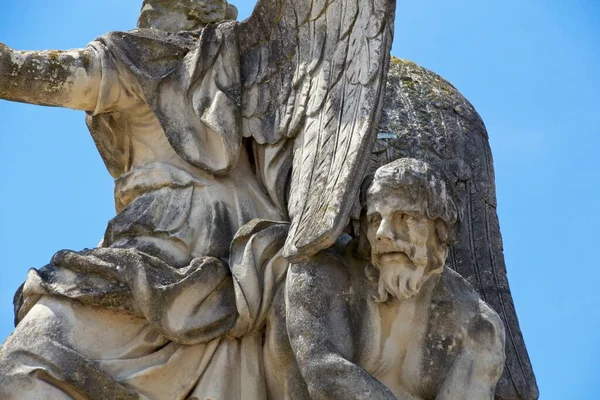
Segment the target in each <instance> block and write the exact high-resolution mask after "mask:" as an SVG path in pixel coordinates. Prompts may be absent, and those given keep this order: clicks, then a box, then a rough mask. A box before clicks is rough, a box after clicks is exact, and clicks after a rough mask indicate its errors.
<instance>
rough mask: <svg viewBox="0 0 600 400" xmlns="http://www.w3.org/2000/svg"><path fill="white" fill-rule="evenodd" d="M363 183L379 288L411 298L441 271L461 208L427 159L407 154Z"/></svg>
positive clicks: (365, 223)
mask: <svg viewBox="0 0 600 400" xmlns="http://www.w3.org/2000/svg"><path fill="white" fill-rule="evenodd" d="M363 187H365V188H366V190H365V191H364V202H365V205H364V213H363V218H362V221H361V224H362V227H361V231H362V233H363V234H364V235H365V236H366V238H367V240H368V244H369V246H368V247H369V248H370V250H369V253H370V259H371V262H372V264H373V266H374V267H375V268H376V269H377V270H378V271H379V293H378V296H377V298H376V300H377V301H379V302H385V301H387V299H388V296H389V295H390V294H391V295H392V296H394V297H396V298H399V299H407V298H410V297H412V296H414V295H415V294H417V293H418V292H419V290H420V289H421V287H422V286H423V284H424V283H425V282H426V281H427V280H428V279H429V278H430V277H432V276H434V275H437V274H440V273H441V272H442V270H443V268H444V264H445V262H446V256H447V254H448V246H450V245H451V244H452V236H453V235H452V230H453V227H454V224H455V222H456V218H457V211H456V206H455V204H454V201H453V200H452V197H451V196H450V194H449V193H448V190H447V188H446V185H445V183H444V181H443V180H442V179H441V178H440V177H439V176H438V175H437V174H436V173H435V171H434V170H433V169H432V168H431V166H430V165H429V164H427V163H425V162H423V161H420V160H416V159H412V158H402V159H399V160H396V161H394V162H391V163H389V164H387V165H384V166H382V167H380V168H379V169H378V170H377V171H376V172H375V174H374V175H373V176H372V177H369V178H367V180H366V181H365V184H364V185H363Z"/></svg>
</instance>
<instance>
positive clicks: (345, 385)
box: [286, 253, 395, 399]
mask: <svg viewBox="0 0 600 400" xmlns="http://www.w3.org/2000/svg"><path fill="white" fill-rule="evenodd" d="M351 295H352V294H351V291H350V280H349V274H348V273H347V270H346V267H345V266H343V265H341V260H339V259H337V257H333V256H329V255H324V254H323V253H320V254H318V255H317V256H315V257H314V258H313V259H312V260H310V261H308V262H303V263H301V264H295V265H292V266H291V267H290V269H289V271H288V276H287V282H286V308H287V312H286V315H287V317H286V319H287V329H288V336H289V339H290V344H291V346H292V349H293V352H294V356H295V358H296V362H297V363H298V367H299V368H300V372H301V374H302V377H303V378H304V381H305V382H306V385H307V387H308V391H309V393H310V397H311V398H312V399H395V397H394V395H393V394H392V392H391V391H390V390H389V389H388V388H387V387H385V385H383V384H382V383H381V382H379V381H378V380H377V379H375V378H373V377H372V376H371V375H369V374H368V373H367V371H365V370H364V369H362V368H361V367H359V366H358V365H356V364H354V363H353V362H352V361H351V359H352V355H353V353H354V343H353V333H352V329H353V327H352V326H351V315H350V309H349V307H348V303H347V297H348V296H351ZM354 295H356V294H354Z"/></svg>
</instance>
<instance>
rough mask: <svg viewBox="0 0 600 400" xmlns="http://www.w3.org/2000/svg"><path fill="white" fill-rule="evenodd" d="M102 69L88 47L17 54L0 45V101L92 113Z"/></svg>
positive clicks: (98, 60)
mask: <svg viewBox="0 0 600 400" xmlns="http://www.w3.org/2000/svg"><path fill="white" fill-rule="evenodd" d="M101 80H102V67H101V62H100V59H99V57H98V55H97V53H96V51H95V50H94V49H92V48H85V49H76V50H68V51H54V50H50V51H18V50H13V49H11V48H9V47H7V46H5V45H4V44H3V43H0V98H1V99H5V100H11V101H19V102H24V103H31V104H39V105H46V106H58V107H67V108H74V109H78V110H86V111H92V110H94V108H95V106H96V101H97V99H98V92H99V90H100V82H101Z"/></svg>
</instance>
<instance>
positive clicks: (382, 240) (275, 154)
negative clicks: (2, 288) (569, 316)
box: [0, 0, 537, 400]
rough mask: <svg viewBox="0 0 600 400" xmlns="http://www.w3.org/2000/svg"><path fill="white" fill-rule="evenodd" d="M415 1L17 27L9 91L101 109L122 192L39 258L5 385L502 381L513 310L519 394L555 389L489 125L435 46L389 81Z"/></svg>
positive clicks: (57, 390) (2, 363)
mask: <svg viewBox="0 0 600 400" xmlns="http://www.w3.org/2000/svg"><path fill="white" fill-rule="evenodd" d="M394 11H395V1H393V0H383V1H380V0H372V1H360V2H357V1H349V0H344V1H342V0H340V1H335V2H315V1H310V0H298V1H296V0H294V1H283V2H282V1H280V0H260V1H259V2H258V4H257V6H256V9H255V11H254V13H253V14H252V16H251V17H250V18H249V19H248V20H246V21H244V22H241V23H238V22H235V21H232V20H233V19H235V16H236V14H237V12H236V10H235V7H233V6H231V5H229V4H228V3H227V1H225V0H199V1H193V2H189V1H183V0H181V1H180V0H175V1H167V0H145V1H144V4H143V6H142V13H141V15H140V19H139V21H138V26H139V28H140V29H138V30H134V31H130V32H111V33H109V34H107V35H104V36H102V37H100V38H98V39H96V40H95V41H93V42H92V43H91V44H90V45H89V47H88V48H85V49H80V50H70V51H67V52H58V51H35V52H21V51H16V50H13V49H10V48H8V47H6V46H4V45H2V44H0V98H3V99H8V100H14V101H24V102H29V103H34V104H45V105H54V106H63V107H70V108H75V109H80V110H84V111H86V112H87V123H88V127H89V129H90V132H91V134H92V137H93V138H94V141H95V143H96V146H97V147H98V150H99V152H100V154H101V155H102V158H103V160H104V162H105V164H106V167H107V169H108V170H109V172H110V173H111V174H112V175H113V176H114V177H115V206H116V210H117V215H116V217H115V218H114V219H112V220H111V221H110V222H109V224H108V228H107V230H106V233H105V236H104V240H103V242H102V243H101V245H100V246H99V247H98V248H96V249H91V250H84V251H80V252H76V251H61V252H59V253H57V254H56V255H55V257H54V258H53V259H52V261H51V262H50V264H49V265H47V266H46V267H43V268H41V269H39V270H32V271H30V273H29V275H28V278H27V280H26V282H25V283H24V285H23V286H22V288H21V289H20V290H19V292H18V293H17V296H16V297H15V310H16V321H17V322H18V325H17V327H16V330H15V332H14V334H13V335H11V337H10V338H9V339H7V341H6V342H5V343H4V345H3V347H2V351H0V397H2V398H3V399H4V398H6V399H28V398H31V399H34V398H35V399H37V398H50V399H63V398H65V399H66V398H86V399H96V398H114V399H130V398H142V399H184V398H186V399H227V400H230V399H242V398H243V399H264V398H276V399H277V398H286V396H287V397H292V398H300V399H302V398H332V399H333V398H335V399H337V398H381V399H383V398H390V399H391V398H394V397H398V398H412V399H426V398H440V399H444V398H446V399H457V398H465V399H481V398H489V399H491V398H493V396H494V390H495V386H496V383H497V381H498V379H499V378H500V373H501V370H502V367H503V365H504V354H505V352H504V328H503V326H502V323H501V320H500V319H499V317H498V314H500V316H501V317H502V318H503V319H504V322H505V324H506V333H507V347H506V355H507V360H508V361H507V364H506V368H505V371H506V372H507V374H506V375H505V376H504V377H503V380H502V381H501V384H500V385H499V386H498V389H497V391H496V395H497V397H499V398H501V399H512V398H523V399H530V398H535V397H537V388H536V387H535V381H534V378H533V374H532V372H531V367H530V365H529V361H528V358H527V354H526V351H525V348H524V344H523V342H522V337H521V336H520V332H519V328H518V322H517V320H516V315H515V312H514V308H513V306H512V300H511V298H510V291H509V290H508V283H507V280H506V272H505V270H504V265H503V261H502V260H503V259H502V252H501V241H500V240H501V239H500V233H499V228H498V222H497V217H496V214H495V211H494V207H495V193H494V181H493V169H492V165H491V155H490V151H489V147H488V144H487V136H486V132H485V128H484V126H483V123H482V122H481V120H480V119H479V116H478V115H477V113H476V112H475V110H474V109H473V108H472V107H471V106H470V104H469V103H468V102H467V101H466V100H465V99H464V98H463V97H462V96H460V94H459V93H458V92H457V91H456V90H455V89H454V88H453V87H452V86H451V85H449V84H447V83H446V82H445V81H443V80H442V79H441V78H439V77H437V76H436V75H435V74H433V73H430V72H428V71H425V70H423V69H421V68H419V67H417V66H415V65H414V64H412V63H409V62H404V61H401V60H397V59H394V60H393V62H392V73H391V75H390V79H389V80H388V85H387V91H385V90H384V89H385V87H384V86H383V83H384V82H385V79H386V74H387V67H388V61H389V49H390V46H391V40H392V36H393V35H392V34H393V19H394V18H393V17H394ZM384 93H385V101H384ZM382 108H384V112H383V117H382V116H381V110H382ZM380 118H381V124H380V126H379V130H378V129H377V121H379V120H380ZM378 131H381V132H380V135H379V136H380V137H379V139H377V133H378ZM375 142H376V145H375V151H374V152H373V153H372V154H371V150H372V146H373V143H375ZM409 156H410V157H412V158H410V159H409V158H406V157H409ZM399 158H400V159H399ZM398 159H399V160H398ZM393 160H396V161H393ZM391 161H393V162H391ZM389 162H391V163H389ZM388 163H389V164H388ZM384 164H386V166H384V167H381V166H382V165H384ZM378 167H381V168H379V169H378ZM369 168H371V171H375V170H376V169H377V173H375V175H374V176H372V177H370V178H368V179H367V180H365V181H363V177H364V176H365V173H366V172H367V171H368V170H369ZM440 175H441V176H443V178H439V176H440ZM371 178H372V179H371ZM361 187H362V188H363V189H364V194H365V196H366V197H365V196H363V197H364V198H363V203H362V205H361V206H359V204H361V202H360V201H359V199H358V197H359V196H358V192H359V191H360V188H361ZM351 217H354V218H355V219H354V220H352V218H351ZM456 220H458V225H457V229H456V232H457V235H456V238H457V242H456V244H454V245H453V246H452V247H451V248H449V246H450V244H451V243H452V240H453V238H454V235H453V231H454V224H455V221H456ZM352 228H354V229H355V230H354V232H352ZM342 231H345V232H348V233H353V234H354V235H355V237H354V240H350V239H352V238H350V237H348V236H347V234H342ZM332 245H333V246H332ZM330 246H332V247H330ZM446 259H447V262H446ZM445 263H446V266H448V267H451V268H453V269H454V270H456V271H458V272H459V273H461V274H463V275H464V277H465V278H466V280H464V279H463V278H462V277H461V276H460V275H459V274H457V273H456V272H454V271H453V270H452V269H450V268H446V269H444V265H445ZM442 271H444V272H442ZM467 281H469V282H470V283H471V285H472V286H471V285H470V284H469V283H468V282H467ZM473 287H475V289H473ZM478 293H479V294H478ZM480 297H481V298H480ZM482 298H483V300H486V301H489V303H490V305H491V306H492V307H493V308H494V309H495V310H496V311H497V312H498V313H496V312H494V311H493V310H492V309H491V308H489V307H488V306H487V305H486V304H485V303H484V301H483V300H482Z"/></svg>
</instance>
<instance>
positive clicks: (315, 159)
mask: <svg viewBox="0 0 600 400" xmlns="http://www.w3.org/2000/svg"><path fill="white" fill-rule="evenodd" d="M394 11H395V0H259V2H258V4H257V6H256V8H255V10H254V12H253V14H252V15H251V16H250V18H249V19H247V20H245V21H244V22H242V23H241V27H240V28H241V29H240V37H239V41H240V57H241V63H242V115H243V132H244V136H245V137H252V138H254V140H256V141H257V142H258V143H259V144H273V143H277V142H279V141H280V140H285V139H286V138H293V139H294V140H293V143H294V149H293V153H294V155H293V166H292V176H291V181H290V189H289V190H290V192H289V199H288V213H289V216H290V219H291V227H290V233H289V236H288V239H287V241H286V245H285V250H284V255H285V256H286V257H287V258H288V259H289V260H291V261H298V260H301V259H305V258H307V257H309V256H311V255H312V254H314V253H316V252H318V251H319V250H321V249H324V248H327V247H329V246H330V245H331V244H333V242H334V241H335V240H336V238H337V237H338V236H339V235H340V233H341V232H342V230H343V228H344V226H345V225H346V224H347V221H348V217H349V214H350V210H351V208H352V205H353V203H354V199H355V198H356V196H357V192H358V190H359V187H360V183H361V181H362V177H363V175H364V172H365V170H366V167H367V165H368V159H369V154H370V152H371V148H372V145H373V143H374V140H375V137H376V128H377V123H378V121H379V116H380V112H381V105H382V101H381V100H382V95H383V89H384V85H385V79H386V74H387V69H388V65H389V52H390V48H391V42H392V38H393V22H394Z"/></svg>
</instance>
